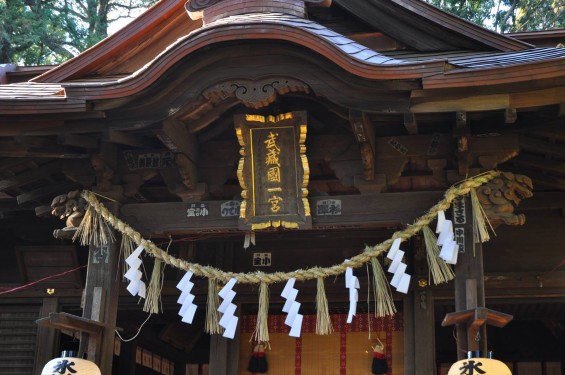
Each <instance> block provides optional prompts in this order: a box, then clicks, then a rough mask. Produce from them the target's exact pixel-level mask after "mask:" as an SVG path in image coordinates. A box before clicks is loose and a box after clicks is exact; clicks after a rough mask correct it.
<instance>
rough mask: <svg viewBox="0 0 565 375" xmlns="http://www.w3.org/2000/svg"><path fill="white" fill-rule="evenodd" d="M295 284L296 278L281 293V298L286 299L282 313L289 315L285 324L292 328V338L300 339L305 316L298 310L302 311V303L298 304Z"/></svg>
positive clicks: (288, 282) (287, 283)
mask: <svg viewBox="0 0 565 375" xmlns="http://www.w3.org/2000/svg"><path fill="white" fill-rule="evenodd" d="M295 282H296V279H295V278H291V279H289V280H288V281H287V282H286V285H285V287H284V289H283V291H282V293H281V297H283V298H285V299H286V302H285V304H284V306H283V308H282V311H283V312H285V313H287V316H286V319H285V321H284V324H286V325H287V326H289V327H290V333H289V334H288V335H289V336H292V337H300V332H301V331H302V320H303V316H302V314H300V313H299V312H298V310H300V303H299V302H296V297H297V296H298V289H295V288H294V283H295Z"/></svg>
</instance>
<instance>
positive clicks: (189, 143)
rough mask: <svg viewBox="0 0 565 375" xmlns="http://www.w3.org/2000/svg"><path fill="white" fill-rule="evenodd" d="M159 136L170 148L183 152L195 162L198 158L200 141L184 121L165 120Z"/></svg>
mask: <svg viewBox="0 0 565 375" xmlns="http://www.w3.org/2000/svg"><path fill="white" fill-rule="evenodd" d="M157 136H158V138H159V139H160V140H161V141H162V142H163V144H164V145H165V146H166V147H167V148H168V149H169V150H171V151H173V152H176V153H183V154H185V155H186V156H187V157H188V158H189V159H190V160H192V161H193V162H195V161H196V160H197V158H198V157H197V156H198V141H197V140H196V137H195V136H194V134H192V133H191V132H189V131H188V129H187V126H186V125H185V124H184V123H183V122H182V121H180V120H177V119H167V120H165V121H163V130H162V131H160V132H158V133H157Z"/></svg>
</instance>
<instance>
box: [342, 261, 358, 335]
mask: <svg viewBox="0 0 565 375" xmlns="http://www.w3.org/2000/svg"><path fill="white" fill-rule="evenodd" d="M345 287H346V288H348V289H349V313H348V314H347V323H348V324H351V322H352V321H353V317H354V316H355V315H356V314H357V301H359V292H358V291H357V289H359V279H358V278H357V276H353V268H351V267H347V269H346V270H345Z"/></svg>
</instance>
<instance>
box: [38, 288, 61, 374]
mask: <svg viewBox="0 0 565 375" xmlns="http://www.w3.org/2000/svg"><path fill="white" fill-rule="evenodd" d="M58 308H59V299H58V298H57V297H46V298H43V305H42V306H41V309H40V310H39V317H40V318H45V317H47V316H49V314H50V313H56V312H57V310H58ZM35 347H36V348H37V349H36V351H35V370H34V374H35V375H40V374H41V371H42V370H43V366H44V365H45V364H46V363H47V362H49V361H50V360H52V359H53V358H56V357H58V355H59V354H61V353H58V352H57V351H58V348H59V332H57V331H56V330H55V329H54V328H49V327H45V326H41V325H39V326H38V327H37V340H36V345H35Z"/></svg>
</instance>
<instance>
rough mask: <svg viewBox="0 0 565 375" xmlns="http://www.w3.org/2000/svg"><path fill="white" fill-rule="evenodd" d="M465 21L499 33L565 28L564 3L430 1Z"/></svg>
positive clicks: (551, 0) (555, 0) (547, 0)
mask: <svg viewBox="0 0 565 375" xmlns="http://www.w3.org/2000/svg"><path fill="white" fill-rule="evenodd" d="M426 1H427V2H429V3H430V4H433V5H435V6H437V7H439V8H441V9H444V10H446V11H448V12H450V13H453V14H455V15H457V16H459V17H461V18H463V19H466V20H468V21H471V22H473V23H476V24H477V25H480V26H484V27H487V28H490V29H493V30H496V31H498V32H502V33H509V32H517V31H536V30H550V29H560V28H565V2H564V1H563V0H426Z"/></svg>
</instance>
